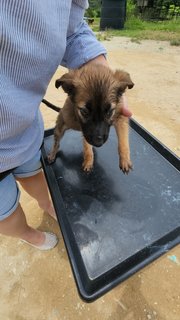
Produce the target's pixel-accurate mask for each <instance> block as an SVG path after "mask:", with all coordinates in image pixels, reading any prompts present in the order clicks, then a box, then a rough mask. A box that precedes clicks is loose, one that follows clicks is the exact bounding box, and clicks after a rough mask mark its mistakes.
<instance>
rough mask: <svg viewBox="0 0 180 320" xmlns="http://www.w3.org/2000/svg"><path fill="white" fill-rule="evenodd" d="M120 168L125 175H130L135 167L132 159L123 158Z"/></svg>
mask: <svg viewBox="0 0 180 320" xmlns="http://www.w3.org/2000/svg"><path fill="white" fill-rule="evenodd" d="M119 167H120V169H121V170H122V172H123V173H124V174H125V173H126V174H128V173H129V171H130V170H132V169H133V165H132V162H131V160H130V159H127V158H121V159H120V163H119Z"/></svg>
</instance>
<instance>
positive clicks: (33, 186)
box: [16, 171, 56, 218]
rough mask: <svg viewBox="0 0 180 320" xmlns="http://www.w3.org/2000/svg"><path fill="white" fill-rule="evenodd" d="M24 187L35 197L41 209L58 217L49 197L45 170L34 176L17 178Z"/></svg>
mask: <svg viewBox="0 0 180 320" xmlns="http://www.w3.org/2000/svg"><path fill="white" fill-rule="evenodd" d="M16 179H17V180H18V181H19V183H20V184H21V186H22V187H23V189H24V190H25V191H26V192H27V193H28V194H29V195H30V196H31V197H33V198H34V199H36V200H37V202H38V205H39V207H40V208H41V209H43V210H44V211H46V212H48V213H49V214H50V215H51V216H53V217H54V218H56V214H55V211H54V207H53V205H52V202H51V199H50V197H49V192H48V187H47V183H46V179H45V177H44V173H43V171H40V172H39V173H37V174H36V175H34V176H31V177H26V178H16Z"/></svg>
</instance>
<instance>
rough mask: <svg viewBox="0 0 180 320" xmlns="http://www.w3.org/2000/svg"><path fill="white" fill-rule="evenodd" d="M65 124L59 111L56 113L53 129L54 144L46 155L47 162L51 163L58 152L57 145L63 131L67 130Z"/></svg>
mask: <svg viewBox="0 0 180 320" xmlns="http://www.w3.org/2000/svg"><path fill="white" fill-rule="evenodd" d="M67 129H68V128H67V126H66V124H65V123H64V120H63V117H62V114H61V112H60V113H59V115H58V118H57V121H56V126H55V129H54V144H53V147H52V149H51V152H50V154H49V155H48V162H49V163H52V162H54V161H55V158H56V153H57V152H58V149H59V145H60V140H61V138H62V137H63V135H64V132H65V131H66V130H67Z"/></svg>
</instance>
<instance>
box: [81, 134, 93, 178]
mask: <svg viewBox="0 0 180 320" xmlns="http://www.w3.org/2000/svg"><path fill="white" fill-rule="evenodd" d="M83 147H84V161H83V164H82V167H83V170H84V171H86V172H90V171H91V170H92V168H93V163H94V153H93V149H92V146H91V145H90V144H89V143H88V142H87V141H86V139H85V138H83Z"/></svg>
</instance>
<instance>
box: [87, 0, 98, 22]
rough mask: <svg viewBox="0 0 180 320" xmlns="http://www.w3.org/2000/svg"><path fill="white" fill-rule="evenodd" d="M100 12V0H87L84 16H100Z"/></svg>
mask: <svg viewBox="0 0 180 320" xmlns="http://www.w3.org/2000/svg"><path fill="white" fill-rule="evenodd" d="M100 14H101V1H100V0H89V8H88V9H87V10H86V13H85V16H86V17H89V18H97V17H100Z"/></svg>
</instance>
